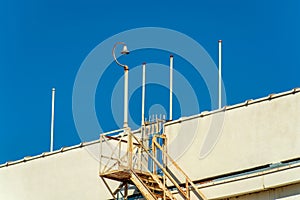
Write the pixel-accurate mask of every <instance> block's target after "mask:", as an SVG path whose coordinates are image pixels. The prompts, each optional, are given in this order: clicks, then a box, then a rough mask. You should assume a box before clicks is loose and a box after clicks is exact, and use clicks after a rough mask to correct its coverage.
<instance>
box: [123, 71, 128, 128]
mask: <svg viewBox="0 0 300 200" xmlns="http://www.w3.org/2000/svg"><path fill="white" fill-rule="evenodd" d="M123 127H124V128H127V127H128V66H125V67H124V124H123Z"/></svg>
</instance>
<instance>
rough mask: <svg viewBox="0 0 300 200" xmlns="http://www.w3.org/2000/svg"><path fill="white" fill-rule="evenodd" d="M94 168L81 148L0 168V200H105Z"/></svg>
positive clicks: (96, 164)
mask: <svg viewBox="0 0 300 200" xmlns="http://www.w3.org/2000/svg"><path fill="white" fill-rule="evenodd" d="M98 168H99V166H98V162H97V161H96V160H95V159H94V158H93V157H92V156H91V155H90V154H89V153H88V151H86V149H85V148H77V149H74V150H70V151H67V152H64V153H58V154H55V155H51V156H47V157H45V158H38V159H35V160H32V161H27V162H25V163H20V164H16V165H12V166H9V167H3V168H0V199H5V200H21V199H22V200H40V199H43V200H54V199H56V200H63V199H72V200H82V199H90V200H99V199H108V197H110V196H109V194H108V192H107V189H106V188H105V186H104V185H103V183H102V181H101V179H100V178H99V177H98V176H97V175H98Z"/></svg>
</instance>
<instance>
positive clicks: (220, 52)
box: [219, 40, 222, 109]
mask: <svg viewBox="0 0 300 200" xmlns="http://www.w3.org/2000/svg"><path fill="white" fill-rule="evenodd" d="M221 108H222V40H219V109H221Z"/></svg>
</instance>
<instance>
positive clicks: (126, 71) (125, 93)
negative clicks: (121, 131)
mask: <svg viewBox="0 0 300 200" xmlns="http://www.w3.org/2000/svg"><path fill="white" fill-rule="evenodd" d="M118 45H123V48H122V51H121V54H125V55H127V54H129V51H128V49H127V46H126V44H125V43H124V42H117V43H115V45H114V47H113V49H112V55H113V57H114V60H115V62H116V63H117V64H118V65H119V66H120V67H123V68H124V124H123V127H124V128H128V66H127V65H124V64H121V63H120V62H119V61H118V60H117V57H116V54H115V50H116V47H117V46H118Z"/></svg>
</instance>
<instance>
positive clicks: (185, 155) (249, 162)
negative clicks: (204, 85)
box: [165, 93, 300, 180]
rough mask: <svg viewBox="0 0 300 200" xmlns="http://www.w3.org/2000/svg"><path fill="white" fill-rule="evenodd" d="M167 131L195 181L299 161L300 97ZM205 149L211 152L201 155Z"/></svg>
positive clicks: (173, 151)
mask: <svg viewBox="0 0 300 200" xmlns="http://www.w3.org/2000/svg"><path fill="white" fill-rule="evenodd" d="M212 122H217V123H215V124H213V123H212ZM219 122H220V123H219ZM215 125H220V134H218V127H214V126H215ZM165 130H166V133H167V136H168V138H169V144H170V145H169V153H170V154H171V156H172V157H173V158H175V159H176V161H177V162H178V163H179V165H180V166H181V167H182V168H183V169H184V170H185V171H186V172H187V174H188V175H189V176H190V177H191V178H192V179H193V180H199V179H203V178H208V177H212V176H217V175H221V174H226V173H230V172H235V171H240V170H244V169H249V168H252V167H256V166H261V165H265V164H270V163H277V162H280V161H284V160H288V159H292V158H298V157H300V148H299V147H300V93H296V94H289V95H287V96H283V97H280V98H275V99H272V100H266V101H262V102H260V103H255V104H251V105H248V106H242V107H239V108H234V109H231V110H226V111H222V112H221V113H215V114H212V115H207V116H204V117H197V118H194V119H188V120H186V121H182V122H180V121H178V123H173V124H172V125H166V126H165ZM193 130H196V131H194V132H193ZM192 133H195V134H194V135H193V134H192ZM206 139H207V140H206ZM204 141H205V142H204ZM205 143H206V144H205ZM209 147H210V148H209ZM205 148H206V149H210V151H206V152H208V154H206V155H204V154H202V155H201V153H200V152H201V151H202V152H203V149H205Z"/></svg>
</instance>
